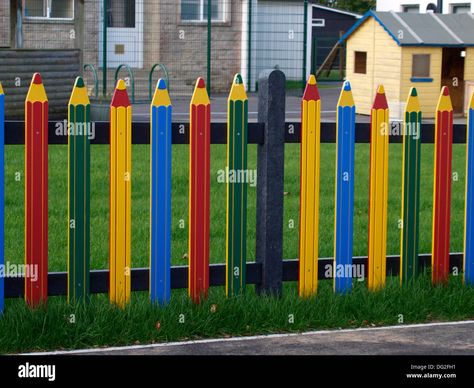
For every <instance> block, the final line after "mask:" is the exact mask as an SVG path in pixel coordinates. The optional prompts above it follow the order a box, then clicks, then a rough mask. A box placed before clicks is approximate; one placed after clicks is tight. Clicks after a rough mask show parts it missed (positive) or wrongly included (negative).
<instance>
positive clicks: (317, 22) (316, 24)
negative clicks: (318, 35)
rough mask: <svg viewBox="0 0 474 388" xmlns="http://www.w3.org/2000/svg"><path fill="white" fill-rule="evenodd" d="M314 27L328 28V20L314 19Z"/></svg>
mask: <svg viewBox="0 0 474 388" xmlns="http://www.w3.org/2000/svg"><path fill="white" fill-rule="evenodd" d="M312 25H313V27H326V19H313V21H312Z"/></svg>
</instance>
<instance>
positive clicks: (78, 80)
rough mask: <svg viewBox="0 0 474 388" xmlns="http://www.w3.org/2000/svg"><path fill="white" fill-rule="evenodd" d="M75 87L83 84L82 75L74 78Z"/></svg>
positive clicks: (81, 86) (80, 86)
mask: <svg viewBox="0 0 474 388" xmlns="http://www.w3.org/2000/svg"><path fill="white" fill-rule="evenodd" d="M75 86H76V88H83V87H84V86H85V85H84V80H83V79H82V77H77V78H76V85H75Z"/></svg>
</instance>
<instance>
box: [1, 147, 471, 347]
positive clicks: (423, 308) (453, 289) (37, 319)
mask: <svg viewBox="0 0 474 388" xmlns="http://www.w3.org/2000/svg"><path fill="white" fill-rule="evenodd" d="M256 151H257V148H256V146H253V145H252V146H250V152H249V168H255V167H256V153H257V152H256ZM285 151H286V154H285V197H284V198H285V214H284V257H285V258H288V259H294V258H297V256H298V216H299V145H296V144H288V145H286V149H285ZM132 152H133V160H132V236H133V240H132V266H133V267H145V266H147V265H148V243H149V237H148V232H149V147H148V146H144V145H134V146H133V151H132ZM211 152H212V160H211V170H212V171H211V176H212V177H213V181H212V184H211V262H214V263H216V262H223V261H224V259H223V258H224V257H225V189H226V188H225V185H224V184H220V183H218V182H217V170H218V169H221V168H224V167H225V147H224V146H222V145H213V146H212V149H211ZM453 154H454V161H453V171H454V172H455V173H457V179H456V180H454V182H453V195H452V216H451V228H452V229H451V230H452V233H451V251H460V250H462V245H463V236H462V233H463V224H464V223H463V207H464V197H463V191H464V162H465V160H464V159H465V147H464V146H463V145H455V146H454V153H453ZM23 156H24V155H23V147H22V146H8V147H7V148H6V202H5V203H6V208H5V212H6V214H5V216H6V221H5V233H6V236H5V237H6V238H5V244H6V245H5V254H6V260H9V261H11V262H15V263H21V262H22V261H23V239H24V237H23V230H24V229H23V228H24V226H23V220H24V217H23V201H24V200H23V198H24V197H23V190H24V179H23V167H24V164H23V163H24V162H23ZM91 158H92V159H91V165H92V188H91V217H92V220H91V232H92V233H91V256H92V257H91V267H92V269H101V268H107V267H108V190H109V187H108V146H104V145H94V146H93V147H92V151H91ZM334 159H335V146H334V144H323V145H322V151H321V206H320V215H321V216H320V238H319V242H320V257H330V256H332V250H333V221H334V213H333V210H334ZM368 159H369V146H368V145H367V144H357V145H356V159H355V164H356V166H355V171H356V182H355V185H356V190H355V212H354V254H355V255H366V254H367V206H368V203H367V198H368V166H369V164H368V161H369V160H368ZM18 173H19V174H18ZM187 174H188V148H187V147H186V146H183V145H176V146H174V147H173V193H172V199H173V203H172V205H173V220H172V226H173V230H172V258H173V259H172V263H173V264H174V265H179V264H186V263H187V259H186V256H185V254H186V252H187V225H186V223H187V209H188V206H187V193H188V176H187ZM400 174H401V146H400V145H397V144H394V145H390V178H389V194H390V196H389V219H388V241H387V253H388V254H397V253H398V251H399V243H400V241H399V240H400V235H399V229H398V228H397V221H398V218H399V214H400V182H401V177H400ZM18 177H19V178H20V179H19V180H18V179H17V178H18ZM49 182H50V184H49V206H50V210H49V270H50V271H65V270H66V257H67V241H66V238H67V225H68V222H67V148H66V147H65V146H59V145H53V146H50V156H49ZM432 185H433V145H429V144H426V145H423V146H422V181H421V188H422V193H421V209H420V211H421V225H420V229H421V232H420V253H425V252H430V250H431V211H432V188H433V187H432ZM248 193H249V201H248V203H249V206H248V233H247V237H248V244H247V247H248V248H247V249H248V252H247V253H248V258H249V261H251V260H254V259H255V213H256V209H255V208H256V189H255V188H252V187H249V191H248ZM331 284H332V282H331V281H327V280H326V281H322V282H320V287H319V290H318V295H317V296H316V297H314V298H310V299H301V298H298V296H297V284H296V283H295V282H288V283H285V284H284V289H283V295H282V297H281V298H275V297H270V296H258V295H256V294H255V292H254V289H255V287H254V286H248V287H247V292H246V294H245V295H241V296H238V297H235V298H231V299H226V298H225V293H224V289H223V288H222V287H212V288H211V290H210V294H209V298H208V299H207V300H206V301H204V302H203V304H202V305H199V306H196V305H193V304H192V302H191V301H190V300H189V298H188V297H187V294H186V291H185V290H175V291H173V292H172V296H171V302H170V304H169V305H167V306H160V307H158V308H157V307H155V306H152V305H150V303H149V300H148V294H147V293H146V292H134V293H132V300H131V303H130V304H129V305H128V306H127V307H126V308H125V310H124V311H122V310H120V309H117V308H116V307H114V306H111V305H110V304H109V302H108V297H107V295H92V296H91V300H90V303H89V304H88V305H87V306H83V305H78V306H69V305H67V303H66V298H65V297H54V298H49V300H48V306H47V308H45V307H40V308H38V309H36V310H30V309H29V308H27V307H26V305H25V303H24V301H23V300H22V299H8V300H7V301H6V304H5V313H4V315H3V317H1V318H0V353H4V352H7V353H8V352H11V353H15V352H20V351H31V350H45V349H63V348H64V349H72V348H83V347H97V346H107V345H124V344H138V343H150V342H160V341H171V340H184V339H198V338H208V337H219V336H230V335H234V336H235V335H251V334H266V333H273V332H290V331H304V330H311V329H320V328H339V327H340V328H344V327H364V326H380V325H391V324H398V323H402V321H403V323H413V322H431V321H439V320H457V319H472V318H474V288H472V287H465V286H463V284H462V279H461V277H451V280H450V283H449V285H448V286H446V287H434V288H433V287H432V286H431V282H430V276H429V273H425V274H424V275H423V276H421V277H420V278H419V279H418V280H417V281H416V282H415V283H414V284H412V285H410V286H409V287H404V288H400V287H399V279H398V278H397V277H394V278H389V279H388V281H387V287H386V288H385V289H383V290H381V291H379V292H375V293H374V292H369V291H368V290H367V287H366V284H365V282H357V281H355V282H354V291H353V293H352V294H350V295H345V296H344V295H335V294H334V293H333V290H332V286H331ZM400 314H401V315H400ZM183 319H184V322H183ZM400 319H402V321H401V320H400ZM72 320H73V321H74V322H72ZM290 321H291V322H293V323H291V322H290Z"/></svg>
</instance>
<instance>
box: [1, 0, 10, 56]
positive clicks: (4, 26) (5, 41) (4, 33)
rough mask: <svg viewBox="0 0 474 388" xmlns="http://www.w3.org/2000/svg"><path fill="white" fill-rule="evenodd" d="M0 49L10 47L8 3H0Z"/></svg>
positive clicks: (3, 0)
mask: <svg viewBox="0 0 474 388" xmlns="http://www.w3.org/2000/svg"><path fill="white" fill-rule="evenodd" d="M0 47H10V1H7V0H2V2H1V3H0Z"/></svg>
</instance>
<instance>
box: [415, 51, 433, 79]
mask: <svg viewBox="0 0 474 388" xmlns="http://www.w3.org/2000/svg"><path fill="white" fill-rule="evenodd" d="M430 62H431V55H430V54H413V62H412V70H411V76H412V77H413V78H429V76H430Z"/></svg>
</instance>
